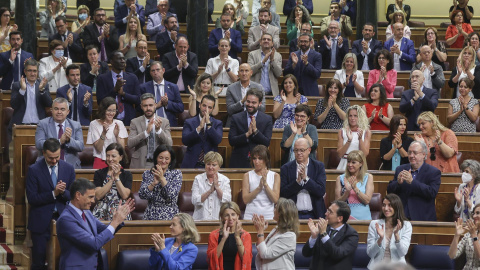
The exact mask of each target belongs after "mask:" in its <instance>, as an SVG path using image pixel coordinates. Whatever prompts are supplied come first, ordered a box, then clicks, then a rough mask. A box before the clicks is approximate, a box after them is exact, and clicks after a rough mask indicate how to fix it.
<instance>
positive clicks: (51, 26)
mask: <svg viewBox="0 0 480 270" xmlns="http://www.w3.org/2000/svg"><path fill="white" fill-rule="evenodd" d="M38 20H39V21H40V25H41V26H42V31H41V32H40V37H41V38H48V37H49V36H51V35H53V34H55V33H57V27H56V25H55V19H54V18H53V17H52V16H51V15H50V12H49V11H47V10H45V11H42V12H39V13H38Z"/></svg>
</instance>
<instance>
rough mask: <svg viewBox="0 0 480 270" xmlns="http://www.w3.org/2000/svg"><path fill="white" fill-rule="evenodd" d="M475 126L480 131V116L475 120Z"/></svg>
mask: <svg viewBox="0 0 480 270" xmlns="http://www.w3.org/2000/svg"><path fill="white" fill-rule="evenodd" d="M475 127H476V130H477V132H480V116H479V117H477V120H475Z"/></svg>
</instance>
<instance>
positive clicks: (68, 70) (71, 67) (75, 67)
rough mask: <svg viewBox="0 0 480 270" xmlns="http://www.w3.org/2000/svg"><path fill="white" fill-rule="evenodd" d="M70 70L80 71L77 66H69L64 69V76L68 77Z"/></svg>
mask: <svg viewBox="0 0 480 270" xmlns="http://www.w3.org/2000/svg"><path fill="white" fill-rule="evenodd" d="M72 69H78V70H80V66H79V65H77V64H70V65H68V66H67V68H66V69H65V74H67V76H68V75H70V70H72Z"/></svg>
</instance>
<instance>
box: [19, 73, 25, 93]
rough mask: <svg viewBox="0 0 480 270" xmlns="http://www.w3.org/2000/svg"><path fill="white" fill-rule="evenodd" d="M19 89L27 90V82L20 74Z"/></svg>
mask: <svg viewBox="0 0 480 270" xmlns="http://www.w3.org/2000/svg"><path fill="white" fill-rule="evenodd" d="M20 89H22V90H27V82H26V79H25V77H23V75H22V78H21V79H20Z"/></svg>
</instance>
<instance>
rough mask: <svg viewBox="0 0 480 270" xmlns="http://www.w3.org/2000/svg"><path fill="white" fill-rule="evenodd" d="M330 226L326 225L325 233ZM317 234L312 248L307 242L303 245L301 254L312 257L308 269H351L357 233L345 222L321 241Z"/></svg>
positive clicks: (356, 243)
mask: <svg viewBox="0 0 480 270" xmlns="http://www.w3.org/2000/svg"><path fill="white" fill-rule="evenodd" d="M329 231H330V226H327V233H328V232H329ZM321 238H322V237H321V236H320V235H319V236H318V237H317V241H316V242H315V245H314V246H313V248H310V244H309V243H308V240H307V243H306V244H305V245H304V246H303V249H302V255H303V256H305V257H312V256H313V258H312V260H311V262H310V270H345V269H352V261H353V255H354V254H355V250H356V249H357V246H358V233H357V231H355V229H354V228H353V227H352V226H350V225H349V224H347V223H345V224H344V225H343V227H342V229H340V231H338V232H337V233H336V234H335V236H333V238H330V239H328V240H327V241H326V242H325V243H322V239H321Z"/></svg>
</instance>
